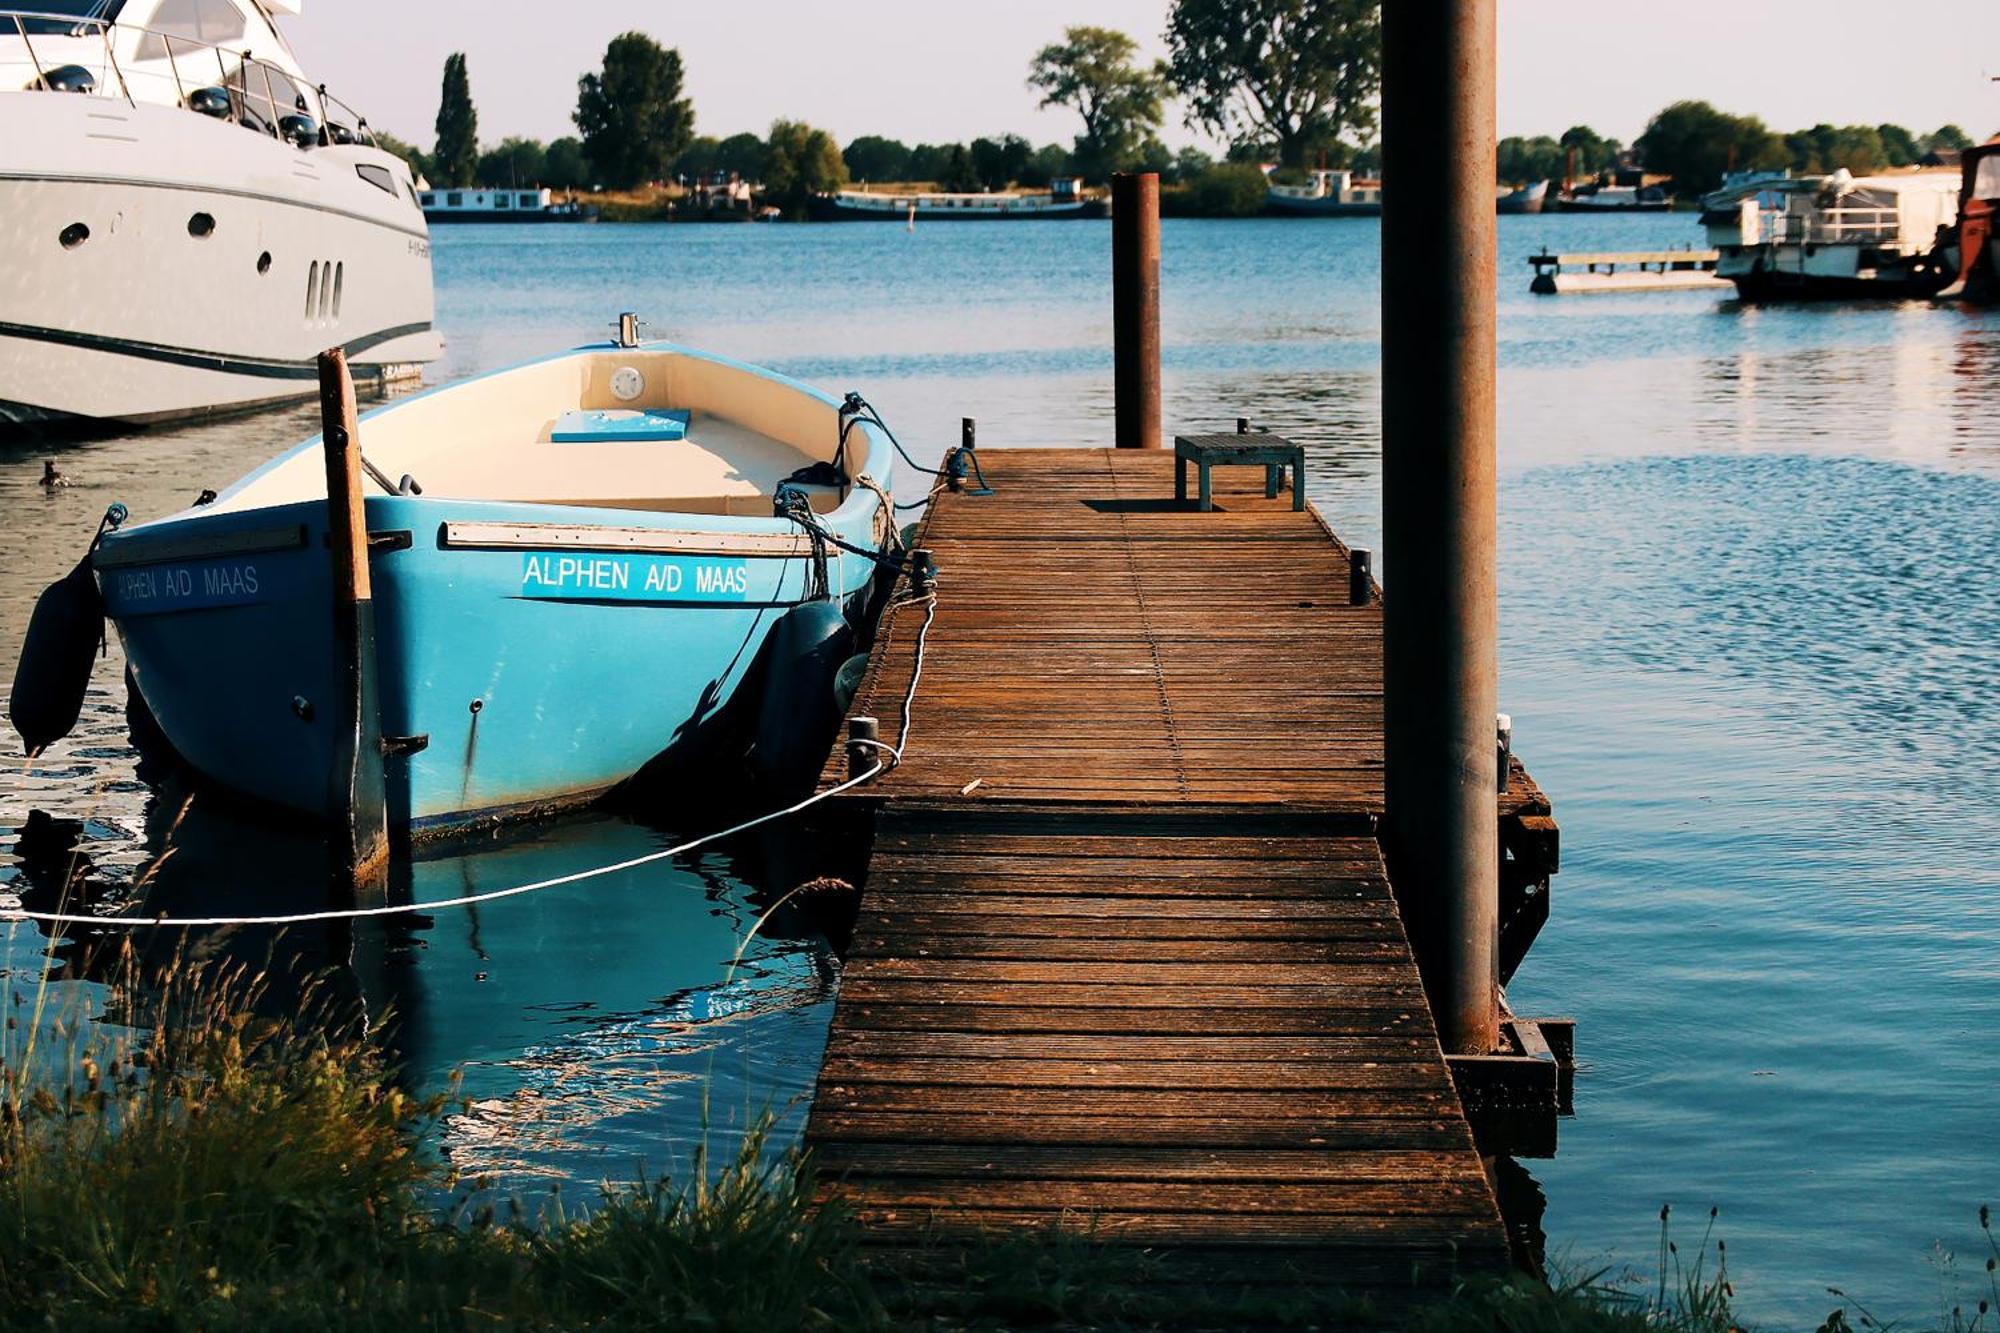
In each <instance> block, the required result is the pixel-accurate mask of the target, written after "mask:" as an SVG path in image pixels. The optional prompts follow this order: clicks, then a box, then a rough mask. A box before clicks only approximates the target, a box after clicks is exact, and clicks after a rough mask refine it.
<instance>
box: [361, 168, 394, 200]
mask: <svg viewBox="0 0 2000 1333" xmlns="http://www.w3.org/2000/svg"><path fill="white" fill-rule="evenodd" d="M354 174H355V175H357V176H359V177H360V178H361V179H362V180H365V181H367V182H368V183H369V184H370V185H372V186H374V187H375V188H376V189H378V190H380V191H382V192H383V193H384V194H394V193H395V192H396V178H395V177H394V176H391V175H390V174H389V168H387V167H382V166H377V165H376V164H375V163H373V162H357V163H355V164H354Z"/></svg>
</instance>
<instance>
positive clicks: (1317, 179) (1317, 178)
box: [1264, 165, 1382, 218]
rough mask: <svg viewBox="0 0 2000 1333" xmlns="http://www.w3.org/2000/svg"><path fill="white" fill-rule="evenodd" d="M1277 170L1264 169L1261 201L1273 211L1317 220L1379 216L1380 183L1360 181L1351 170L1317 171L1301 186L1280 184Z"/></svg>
mask: <svg viewBox="0 0 2000 1333" xmlns="http://www.w3.org/2000/svg"><path fill="white" fill-rule="evenodd" d="M1276 171H1277V168H1276V167H1275V166H1268V165H1267V166H1266V167H1265V168H1264V179H1265V187H1264V189H1265V195H1264V197H1265V201H1266V203H1267V204H1268V205H1269V207H1270V208H1271V210H1272V211H1273V212H1276V213H1300V214H1306V215H1309V216H1317V217H1355V218H1378V217H1381V216H1382V182H1381V181H1377V180H1363V179H1361V178H1360V177H1358V176H1356V175H1355V174H1354V173H1353V172H1351V171H1328V170H1325V169H1323V168H1322V169H1321V170H1318V171H1314V172H1312V173H1310V174H1309V175H1308V176H1307V177H1306V180H1305V183H1304V184H1302V185H1280V184H1279V183H1278V181H1277V179H1276V177H1275V173H1276Z"/></svg>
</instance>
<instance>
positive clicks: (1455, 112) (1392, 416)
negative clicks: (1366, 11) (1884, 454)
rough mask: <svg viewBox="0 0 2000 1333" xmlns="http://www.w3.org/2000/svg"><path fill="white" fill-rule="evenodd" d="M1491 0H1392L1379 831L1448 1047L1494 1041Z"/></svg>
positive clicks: (1387, 83) (1385, 10) (1387, 64)
mask: <svg viewBox="0 0 2000 1333" xmlns="http://www.w3.org/2000/svg"><path fill="white" fill-rule="evenodd" d="M1493 47H1494V0H1397V3H1395V4H1391V5H1384V6H1383V7H1382V54H1383V62H1382V129H1383V134H1382V146H1383V156H1384V158H1385V159H1386V160H1387V161H1389V162H1390V163H1392V164H1393V163H1401V164H1403V167H1404V169H1403V170H1401V171H1397V172H1395V175H1394V178H1393V179H1391V180H1390V181H1388V182H1387V184H1386V186H1385V188H1384V190H1383V195H1382V203H1383V215H1382V534H1383V541H1382V547H1383V566H1384V568H1385V570H1386V571H1387V574H1388V586H1387V589H1386V591H1385V592H1384V595H1383V659H1384V660H1383V668H1384V684H1383V714H1384V727H1385V740H1386V754H1385V760H1386V763H1385V772H1384V784H1385V788H1386V795H1387V809H1386V818H1385V829H1384V832H1385V834H1386V835H1387V836H1386V842H1387V851H1388V853H1389V856H1390V866H1391V869H1392V871H1393V874H1394V878H1395V883H1396V887H1397V894H1398V896H1399V898H1400V899H1401V901H1402V903H1403V906H1404V918H1405V921H1406V923H1407V924H1408V926H1409V929H1410V935H1411V943H1412V944H1413V945H1415V947H1416V951H1417V959H1418V962H1419V964H1420V965H1421V966H1422V969H1423V972H1424V984H1425V989H1426V990H1427V991H1428V992H1429V993H1430V1000H1431V1009H1432V1012H1433V1014H1434V1015H1435V1016H1436V1019H1437V1026H1438V1035H1439V1038H1440V1039H1441V1041H1442V1042H1443V1044H1444V1049H1445V1050H1446V1052H1448V1053H1458V1054H1475V1055H1477V1054H1485V1053H1487V1052H1490V1051H1492V1050H1493V1049H1494V1048H1495V1047H1496V1045H1497V1044H1498V1041H1499V1013H1498V995H1497V991H1498V985H1499V972H1498V957H1499V900H1500V886H1499V866H1500V849H1499V830H1498V818H1499V812H1498V807H1497V804H1496V799H1497V798H1496V794H1495V792H1494V781H1493V762H1494V760H1493V756H1494V749H1493V745H1494V731H1493V726H1494V715H1495V713H1496V712H1497V711H1498V709H1497V707H1496V702H1497V694H1498V679H1497V653H1496V649H1495V634H1496V631H1497V608H1496V594H1495V584H1494V458H1493V414H1494V413H1493V382H1494V325H1495V317H1494V283H1495V278H1494V264H1495V254H1494V240H1495V238H1494V225H1493V171H1494V144H1493V89H1494V76H1493Z"/></svg>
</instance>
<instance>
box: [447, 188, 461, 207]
mask: <svg viewBox="0 0 2000 1333" xmlns="http://www.w3.org/2000/svg"><path fill="white" fill-rule="evenodd" d="M464 202H465V196H464V195H462V194H460V193H459V192H458V191H457V190H453V191H452V192H451V193H450V194H448V195H446V196H445V197H444V203H445V207H446V208H457V207H458V206H459V205H460V204H462V203H464Z"/></svg>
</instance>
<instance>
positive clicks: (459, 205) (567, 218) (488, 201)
mask: <svg viewBox="0 0 2000 1333" xmlns="http://www.w3.org/2000/svg"><path fill="white" fill-rule="evenodd" d="M417 202H418V203H420V204H422V205H423V209H424V221H426V222H434V223H435V222H595V221H597V210H596V209H595V208H593V207H591V206H590V205H588V204H580V203H578V202H576V201H575V200H573V199H562V200H558V199H557V198H556V197H555V192H554V191H553V190H545V189H539V188H536V189H527V190H519V189H514V190H503V189H491V190H473V189H464V190H433V189H425V190H422V191H419V192H418V194H417Z"/></svg>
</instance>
